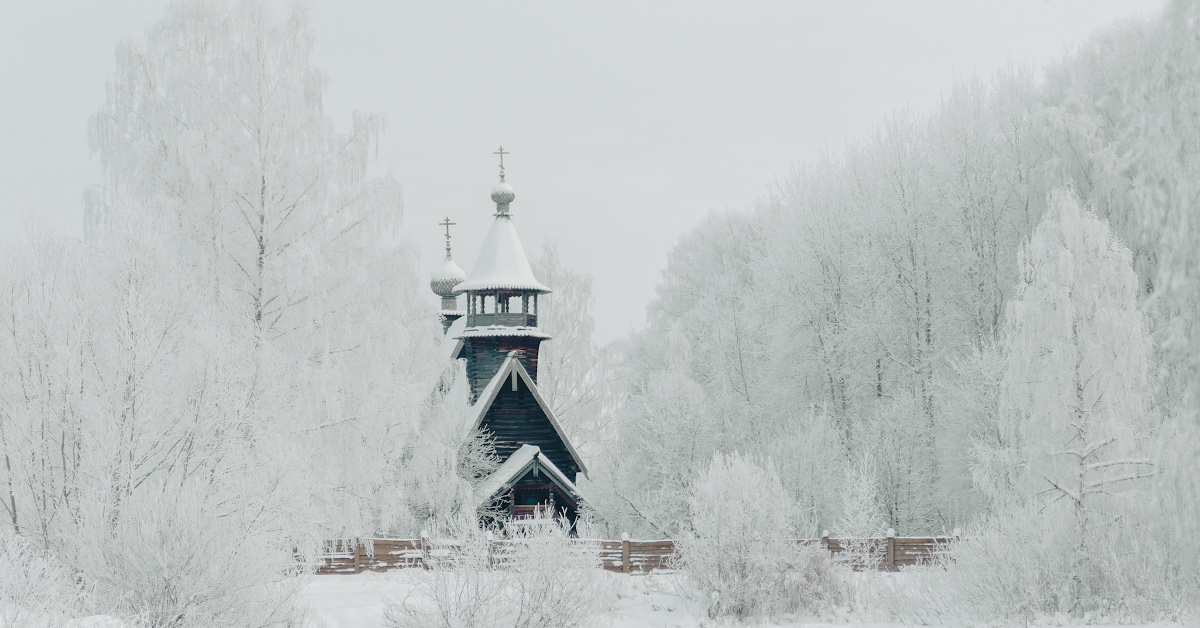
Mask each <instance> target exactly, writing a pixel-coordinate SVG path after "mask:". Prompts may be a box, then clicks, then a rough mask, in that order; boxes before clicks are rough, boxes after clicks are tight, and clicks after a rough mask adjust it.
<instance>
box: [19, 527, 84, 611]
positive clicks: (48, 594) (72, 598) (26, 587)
mask: <svg viewBox="0 0 1200 628" xmlns="http://www.w3.org/2000/svg"><path fill="white" fill-rule="evenodd" d="M85 601H86V599H85V591H84V590H83V589H82V588H81V587H80V585H79V583H78V581H77V580H76V579H74V578H72V576H71V574H70V573H68V572H67V570H65V569H63V567H62V565H60V564H59V562H58V561H57V559H55V557H54V556H52V555H50V553H49V552H46V551H45V550H43V549H40V548H38V547H35V546H34V545H33V544H32V543H31V542H30V541H29V539H26V538H24V537H21V536H18V535H16V534H13V533H11V532H3V533H0V626H5V627H7V626H20V627H22V628H43V627H44V628H52V627H54V626H62V625H64V624H66V623H67V622H69V621H71V620H72V619H76V618H78V617H79V616H80V615H82V614H83V607H84V602H85Z"/></svg>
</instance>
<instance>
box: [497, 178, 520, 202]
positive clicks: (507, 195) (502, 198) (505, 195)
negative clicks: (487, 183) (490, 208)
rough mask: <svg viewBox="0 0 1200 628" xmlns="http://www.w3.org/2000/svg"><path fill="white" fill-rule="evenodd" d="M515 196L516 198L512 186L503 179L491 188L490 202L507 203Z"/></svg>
mask: <svg viewBox="0 0 1200 628" xmlns="http://www.w3.org/2000/svg"><path fill="white" fill-rule="evenodd" d="M515 198H517V193H516V192H514V191H513V187H512V186H511V185H509V184H507V183H505V182H503V181H501V182H499V183H497V184H496V187H494V188H492V202H493V203H495V204H497V205H507V204H509V203H511V202H513V199H515Z"/></svg>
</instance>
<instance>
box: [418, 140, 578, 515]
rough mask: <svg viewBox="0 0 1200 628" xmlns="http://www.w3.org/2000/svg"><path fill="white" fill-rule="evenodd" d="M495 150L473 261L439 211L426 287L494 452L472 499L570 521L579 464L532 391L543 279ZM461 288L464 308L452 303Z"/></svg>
mask: <svg viewBox="0 0 1200 628" xmlns="http://www.w3.org/2000/svg"><path fill="white" fill-rule="evenodd" d="M498 154H499V155H500V159H501V162H500V182H499V183H497V184H496V186H495V187H493V188H492V201H493V202H494V203H495V204H496V213H495V220H494V222H493V223H492V228H491V230H490V231H489V232H488V234H487V237H486V238H485V239H484V241H483V247H482V248H481V250H480V251H479V256H478V258H477V259H476V261H475V267H474V268H472V269H471V274H470V275H467V274H465V273H464V272H463V271H462V269H461V268H459V267H458V265H457V264H455V263H454V260H453V259H452V258H451V256H450V232H449V228H450V225H452V224H454V223H451V222H450V220H449V219H446V221H445V222H443V223H442V224H443V225H444V226H445V227H446V230H447V231H446V259H445V261H444V262H443V263H442V265H441V266H440V267H438V269H437V270H435V271H434V273H433V277H432V279H431V281H430V287H431V288H432V289H433V291H434V293H436V294H437V295H438V296H440V297H441V298H442V310H441V313H440V315H441V317H442V322H443V326H444V328H445V333H446V340H445V342H446V346H447V347H448V352H449V354H450V356H451V357H453V358H455V359H462V360H465V361H466V373H467V380H468V383H469V385H470V402H471V404H472V406H471V409H470V412H469V416H470V420H471V421H472V425H471V427H472V428H474V429H480V430H484V431H486V432H487V433H488V434H489V435H490V436H491V437H492V439H493V443H494V445H495V448H496V454H497V456H499V458H500V461H501V464H500V466H499V468H497V469H496V471H495V472H493V473H492V474H491V475H490V476H489V477H488V478H486V479H485V480H484V481H483V482H482V483H481V484H480V485H479V487H478V488H477V489H476V491H475V495H474V499H475V502H476V504H477V507H478V508H480V509H481V513H483V512H484V511H483V509H485V508H488V507H489V506H491V510H490V512H493V513H494V512H496V510H495V509H496V508H497V507H498V508H499V509H500V511H501V512H504V511H507V514H508V516H509V518H510V519H511V520H519V519H524V518H536V517H542V516H550V515H552V516H557V517H565V518H566V519H567V520H568V521H570V522H572V523H573V522H574V521H575V518H576V515H577V513H578V511H579V507H580V504H581V498H580V496H579V491H578V490H577V489H576V488H575V480H576V478H577V477H578V474H579V473H581V472H582V473H585V474H586V473H587V467H586V466H584V464H583V459H582V458H580V456H579V454H578V452H576V451H575V448H574V447H573V446H572V445H571V441H570V440H569V439H568V438H567V435H566V434H565V433H564V432H563V430H562V427H561V426H560V425H559V424H558V420H557V419H555V417H554V412H553V411H551V409H550V406H549V405H547V403H546V401H545V399H543V398H542V395H541V393H540V392H539V391H538V387H537V375H538V349H539V347H540V346H541V344H542V342H543V341H546V340H549V339H550V336H549V335H547V334H546V333H545V332H543V331H542V330H540V329H539V328H538V296H539V295H543V294H547V293H549V292H550V288H548V287H546V286H545V285H543V284H542V283H541V282H539V281H538V280H537V278H536V277H534V275H533V269H532V268H530V266H529V260H528V258H527V257H526V256H525V250H524V248H522V246H521V240H520V238H518V237H517V231H516V228H515V227H514V226H513V218H512V213H511V211H510V205H511V203H512V202H513V200H514V199H515V198H516V194H515V193H514V192H513V188H512V186H511V185H509V184H508V183H505V181H504V161H503V160H504V155H505V152H504V149H503V148H501V149H500V151H499V152H498ZM461 294H466V301H467V302H466V308H465V309H459V307H458V295H461ZM484 516H486V515H484Z"/></svg>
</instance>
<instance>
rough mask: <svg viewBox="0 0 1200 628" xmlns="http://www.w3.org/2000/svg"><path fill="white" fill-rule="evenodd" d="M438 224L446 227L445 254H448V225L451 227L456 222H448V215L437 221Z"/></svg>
mask: <svg viewBox="0 0 1200 628" xmlns="http://www.w3.org/2000/svg"><path fill="white" fill-rule="evenodd" d="M438 224H439V225H441V226H443V227H445V228H446V255H449V254H450V227H452V226H454V225H456V224H458V223H456V222H450V217H449V216H446V219H445V220H443V221H441V222H439V223H438Z"/></svg>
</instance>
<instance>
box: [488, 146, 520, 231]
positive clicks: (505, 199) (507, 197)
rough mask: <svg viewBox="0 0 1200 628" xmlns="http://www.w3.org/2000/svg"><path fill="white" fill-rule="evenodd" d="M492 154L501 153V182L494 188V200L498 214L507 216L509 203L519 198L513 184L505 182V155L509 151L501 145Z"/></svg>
mask: <svg viewBox="0 0 1200 628" xmlns="http://www.w3.org/2000/svg"><path fill="white" fill-rule="evenodd" d="M492 154H493V155H500V182H499V183H497V184H496V186H495V187H493V188H492V202H493V203H495V204H496V215H497V216H507V215H508V204H509V203H511V202H513V199H515V198H517V194H516V192H513V188H512V186H511V185H509V184H507V183H505V182H504V156H505V155H508V154H509V152H508V151H506V150H504V147H503V146H501V147H500V150H498V151H496V152H494V153H492Z"/></svg>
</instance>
